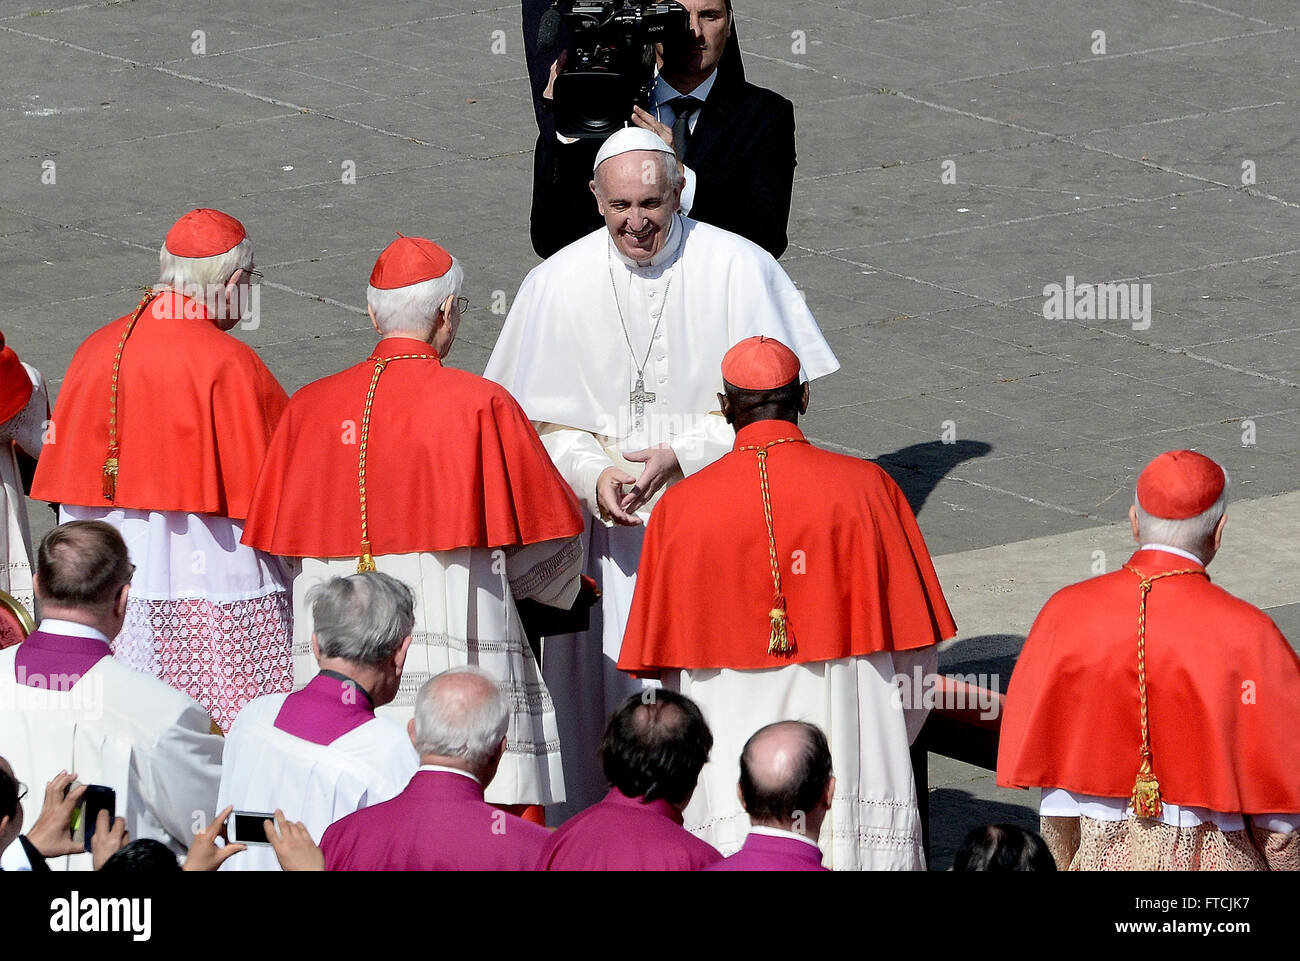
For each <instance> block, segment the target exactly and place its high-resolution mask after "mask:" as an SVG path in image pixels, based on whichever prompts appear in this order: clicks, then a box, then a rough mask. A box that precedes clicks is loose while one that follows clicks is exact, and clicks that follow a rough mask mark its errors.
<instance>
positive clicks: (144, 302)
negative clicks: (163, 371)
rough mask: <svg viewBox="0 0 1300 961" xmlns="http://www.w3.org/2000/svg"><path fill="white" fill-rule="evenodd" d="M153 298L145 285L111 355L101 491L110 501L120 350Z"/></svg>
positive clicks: (114, 478)
mask: <svg viewBox="0 0 1300 961" xmlns="http://www.w3.org/2000/svg"><path fill="white" fill-rule="evenodd" d="M153 298H154V293H153V290H152V289H151V288H149V287H146V288H145V289H144V296H143V297H142V298H140V303H139V305H137V306H136V308H135V313H134V314H132V315H131V319H130V320H129V321H127V324H126V327H125V328H124V329H123V331H122V339H121V340H119V341H118V342H117V353H116V354H114V355H113V379H112V382H111V385H110V387H109V398H108V456H107V457H106V458H105V459H104V487H103V493H104V500H106V501H112V500H114V499H115V498H116V497H117V469H118V466H119V458H120V456H121V450H120V449H119V447H118V443H117V395H118V386H117V379H118V375H119V374H120V373H121V370H122V351H124V350H125V349H126V339H127V338H128V337H130V336H131V331H133V330H135V324H136V321H138V320H139V319H140V315H141V314H143V313H144V309H145V308H146V307H147V306H149V301H151V300H153Z"/></svg>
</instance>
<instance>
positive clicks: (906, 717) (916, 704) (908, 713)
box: [892, 644, 939, 744]
mask: <svg viewBox="0 0 1300 961" xmlns="http://www.w3.org/2000/svg"><path fill="white" fill-rule="evenodd" d="M892 657H893V660H894V673H895V674H896V675H897V676H900V677H912V676H914V675H913V672H914V671H915V669H916V668H917V666H918V665H919V666H920V668H921V676H922V677H929V676H930V675H931V674H934V673H936V672H937V671H938V670H939V647H938V645H936V644H931V645H930V646H929V647H922V648H918V649H916V650H914V651H894V652H893V655H892ZM919 694H920V691H916V692H914V696H912V697H905V698H903V723H904V724H906V725H907V743H908V744H915V743H916V736H917V735H918V734H920V733H921V728H922V727H923V726H924V725H925V719H926V718H927V717H929V716H930V709H929V708H928V707H926V706H925V698H923V697H920V696H916V695H919ZM909 702H911V703H909Z"/></svg>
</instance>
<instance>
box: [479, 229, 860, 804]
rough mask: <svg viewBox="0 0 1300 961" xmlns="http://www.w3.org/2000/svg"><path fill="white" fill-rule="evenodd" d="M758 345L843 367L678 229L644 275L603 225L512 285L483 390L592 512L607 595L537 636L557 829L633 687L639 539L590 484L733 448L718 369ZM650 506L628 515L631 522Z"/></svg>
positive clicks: (806, 363)
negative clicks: (551, 725) (629, 672)
mask: <svg viewBox="0 0 1300 961" xmlns="http://www.w3.org/2000/svg"><path fill="white" fill-rule="evenodd" d="M620 318H621V320H620ZM758 334H763V335H766V336H768V337H774V338H776V339H777V340H780V341H781V342H782V343H783V344H785V345H786V346H788V347H790V348H791V349H792V350H794V351H795V353H796V354H797V355H798V356H799V358H800V360H801V362H802V364H803V369H802V371H801V378H802V379H804V380H812V379H815V378H818V377H822V376H824V375H826V374H829V373H832V372H833V371H835V370H837V369H838V368H839V362H838V361H837V360H836V359H835V355H834V354H833V353H832V351H831V349H830V347H829V345H828V344H827V343H826V340H825V338H824V337H823V336H822V333H821V330H820V329H819V328H818V327H817V322H816V321H815V320H814V319H813V317H812V314H811V313H810V312H809V311H808V308H807V306H806V305H805V303H804V300H803V296H802V295H801V294H800V292H799V291H798V289H797V288H796V287H795V286H794V284H793V282H792V281H791V280H790V278H789V277H788V276H787V275H786V273H785V271H783V270H782V269H781V267H780V265H779V264H778V263H777V262H776V261H775V260H774V259H773V258H772V257H771V255H770V254H768V253H767V252H766V251H765V250H763V249H762V248H760V247H758V246H756V245H755V244H752V243H750V242H749V241H748V240H746V239H745V238H743V237H741V236H739V235H738V234H733V233H731V232H729V231H726V230H721V229H719V228H717V227H712V226H710V225H708V224H702V223H698V222H696V221H693V220H690V219H689V218H686V217H682V216H680V215H675V216H674V217H673V220H672V225H671V228H670V232H669V235H668V237H667V238H665V242H664V246H663V249H661V250H660V251H659V253H658V254H657V255H655V257H654V258H652V259H651V261H649V263H648V264H646V265H644V266H641V265H638V264H637V263H636V262H634V261H632V260H629V259H628V258H626V257H624V256H623V254H622V253H621V252H620V251H619V250H618V249H617V248H616V247H615V246H614V244H613V242H612V241H611V240H610V237H609V233H608V231H607V230H606V229H605V228H603V227H602V228H601V229H599V230H597V231H594V232H593V233H591V234H588V235H587V236H586V237H583V238H581V239H580V240H578V241H576V242H574V243H572V244H570V245H569V246H568V247H565V248H564V249H563V250H561V251H559V252H558V253H557V254H555V255H554V256H553V257H551V258H549V259H548V260H546V261H545V262H544V263H542V264H541V265H540V266H538V267H536V268H535V269H534V270H533V271H532V272H531V273H530V274H529V275H528V276H527V277H526V278H525V279H524V282H523V284H522V285H521V286H520V288H519V293H518V294H517V295H516V297H515V300H514V304H513V305H512V306H511V309H510V313H509V315H508V316H507V317H506V322H505V326H504V328H503V329H502V331H501V336H500V338H499V339H498V341H497V344H496V347H495V349H494V350H493V352H492V356H491V358H490V359H489V360H488V364H487V369H486V370H485V371H484V376H485V377H487V378H488V379H490V380H495V381H496V382H497V383H499V384H502V385H503V386H504V387H505V388H506V389H507V390H509V391H510V392H511V393H512V394H513V395H514V397H515V399H516V400H518V401H519V404H520V406H521V407H523V409H524V411H525V412H526V413H527V414H528V416H529V418H530V419H531V420H532V421H533V422H534V424H535V425H536V426H537V428H538V433H539V434H540V435H541V438H542V443H543V444H544V445H545V446H546V449H547V452H548V453H549V454H550V455H551V459H552V460H553V461H554V463H555V466H556V468H557V469H558V470H559V472H560V474H561V476H563V477H564V479H565V480H566V481H567V482H568V483H569V485H570V486H571V487H572V488H573V490H574V493H575V494H576V495H577V497H578V499H579V501H580V502H581V503H582V505H583V507H584V508H585V509H586V511H587V512H588V514H589V519H588V525H587V533H586V541H585V546H586V553H587V567H586V573H587V574H588V576H590V577H592V578H594V579H595V580H596V582H597V583H598V584H599V586H600V589H601V591H602V594H603V596H602V600H601V603H600V605H599V606H598V607H596V608H593V610H592V617H591V625H590V627H589V629H588V630H587V631H586V632H583V633H581V634H573V635H566V636H563V637H553V638H547V639H546V642H545V646H544V648H543V652H542V660H543V663H542V670H543V674H544V675H545V677H546V681H547V684H548V685H550V688H551V691H552V693H553V694H554V696H555V698H556V701H557V703H558V704H559V705H560V707H559V718H560V737H561V742H562V743H563V745H564V752H565V758H566V764H565V775H564V776H565V783H566V785H567V787H568V803H566V804H565V805H562V806H559V807H557V808H556V809H555V811H553V812H550V814H551V820H552V822H553V823H558V821H559V820H563V819H564V818H567V817H569V816H570V815H572V814H575V813H577V812H578V811H579V810H581V809H582V808H585V807H587V806H589V805H591V804H594V803H595V802H596V801H599V800H600V799H601V797H603V796H604V794H605V791H606V789H607V785H606V784H605V780H604V777H603V775H602V774H601V771H600V768H599V765H598V763H597V762H596V750H597V748H598V747H599V744H600V739H601V734H602V732H603V730H604V726H605V722H606V719H607V718H608V717H609V714H610V713H611V712H612V711H613V709H614V708H615V707H617V706H618V704H619V702H620V701H621V700H622V699H623V698H624V697H625V696H626V695H627V694H628V693H630V692H632V691H636V690H639V689H640V688H641V687H642V682H640V681H635V680H632V679H630V678H628V677H626V676H625V675H622V674H620V673H619V672H618V670H617V667H616V666H615V665H616V664H617V662H618V654H619V649H620V647H621V646H622V641H623V630H624V628H625V626H626V623H627V614H628V611H629V610H630V608H631V604H632V594H633V590H634V588H635V586H636V565H637V562H638V559H639V557H640V553H641V540H642V537H643V536H644V530H645V529H644V527H643V526H637V527H621V526H615V525H614V524H612V523H611V522H607V521H604V520H602V519H601V518H600V510H599V507H598V505H597V503H596V481H597V479H598V478H599V476H600V474H601V472H602V471H603V470H605V469H606V468H608V467H618V468H620V469H621V470H623V471H625V472H626V473H627V474H629V475H630V476H632V477H637V476H639V474H640V473H641V470H642V469H643V465H642V464H639V463H633V462H630V461H627V460H625V459H624V457H623V456H622V455H623V454H626V453H631V452H633V451H639V450H643V449H645V448H647V447H651V446H655V445H658V444H668V445H669V446H671V447H672V449H673V452H674V453H675V454H676V456H677V462H678V464H679V465H680V467H681V471H682V474H683V475H690V474H693V473H695V472H696V471H698V470H700V469H701V468H703V467H705V466H707V465H708V464H711V463H713V462H714V461H715V460H717V459H718V458H719V457H721V456H722V455H723V454H725V453H726V452H727V451H729V450H731V446H732V444H733V443H734V441H735V432H734V431H733V430H732V429H731V427H730V426H729V425H728V424H727V423H726V421H725V420H724V419H723V417H722V415H721V412H720V410H719V403H718V398H717V394H718V393H720V392H721V391H722V370H721V367H722V357H723V355H724V354H725V353H726V352H727V350H728V349H729V348H731V347H732V346H733V345H734V344H736V343H737V342H739V341H741V340H743V339H745V338H746V337H751V336H755V335H758ZM629 345H630V346H629ZM633 354H635V358H634V357H633ZM643 363H644V368H642V367H641V365H642V364H643ZM638 378H640V379H641V380H642V388H643V394H653V395H654V398H653V400H651V399H648V398H644V397H643V399H642V401H641V410H640V412H638V410H637V406H636V404H635V403H634V402H633V401H632V399H631V397H630V395H631V393H632V391H633V389H634V388H635V387H636V385H637V381H638ZM656 501H657V497H656V498H655V499H652V500H651V502H650V503H649V504H647V505H645V506H644V507H643V508H642V509H641V510H640V511H639V512H638V516H639V517H640V518H641V519H642V521H643V522H644V521H645V520H647V519H648V518H649V516H650V511H651V509H653V506H654V504H655V502H656Z"/></svg>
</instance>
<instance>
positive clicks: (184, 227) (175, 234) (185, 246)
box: [164, 207, 248, 257]
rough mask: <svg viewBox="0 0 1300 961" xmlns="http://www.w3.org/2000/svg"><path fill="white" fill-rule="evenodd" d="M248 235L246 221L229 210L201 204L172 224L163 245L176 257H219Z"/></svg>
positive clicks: (236, 245)
mask: <svg viewBox="0 0 1300 961" xmlns="http://www.w3.org/2000/svg"><path fill="white" fill-rule="evenodd" d="M247 236H248V233H247V232H246V231H245V230H244V225H243V224H241V223H240V222H239V221H238V220H236V219H235V218H234V217H232V216H230V214H223V213H222V212H221V211H220V210H213V209H211V208H210V207H199V208H197V209H195V210H191V211H190V212H189V213H187V214H185V215H184V216H183V217H181V219H180V220H178V221H176V223H174V224H173V225H172V229H171V230H169V231H167V239H166V240H165V241H164V245H165V246H166V248H167V250H168V252H169V253H172V254H175V255H176V256H177V257H217V256H219V255H221V254H224V253H226V252H227V251H229V250H234V249H235V248H236V247H238V246H239V245H240V243H242V242H243V240H244V238H245V237H247Z"/></svg>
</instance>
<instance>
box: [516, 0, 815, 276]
mask: <svg viewBox="0 0 1300 961" xmlns="http://www.w3.org/2000/svg"><path fill="white" fill-rule="evenodd" d="M679 2H680V3H681V4H682V6H684V7H685V8H686V10H687V12H688V13H689V14H690V26H691V30H690V34H689V37H686V38H683V39H682V40H681V41H679V42H672V43H670V42H665V43H664V44H663V49H662V63H661V66H660V70H659V77H658V80H657V82H656V85H655V89H654V93H653V95H652V97H651V102H650V110H649V111H646V110H642V109H641V108H640V107H637V108H634V110H633V116H632V118H631V120H632V123H634V124H636V125H637V126H640V127H645V128H647V129H649V130H652V131H654V132H655V133H657V134H658V135H659V136H660V137H662V138H663V139H664V141H665V142H667V143H668V144H670V145H671V146H673V148H674V150H676V151H677V153H678V156H679V157H680V158H681V160H682V161H683V163H684V164H685V166H686V187H685V189H684V190H683V193H682V209H683V212H688V211H689V214H690V216H691V217H692V218H693V219H695V220H702V221H704V222H706V223H709V224H712V225H714V226H716V227H722V228H724V229H726V230H731V231H734V232H735V233H738V234H740V235H741V236H743V237H746V238H748V239H749V240H751V241H753V242H754V243H756V244H758V245H759V246H760V247H763V248H764V249H765V250H767V251H768V252H769V253H771V254H772V256H774V257H779V256H780V255H781V254H782V253H784V251H785V248H786V245H787V239H786V226H787V224H788V222H789V219H790V194H791V190H792V188H793V184H794V168H795V163H796V161H795V145H794V106H793V105H792V104H791V103H790V101H789V100H787V99H785V98H784V97H782V96H780V95H779V94H776V93H774V92H772V91H771V90H766V89H764V88H762V87H757V86H755V85H754V84H751V83H748V82H746V81H745V79H744V71H743V69H741V67H740V57H739V55H738V54H737V53H736V52H735V51H734V44H735V41H734V39H732V40H730V42H729V36H730V34H731V31H732V20H733V18H732V12H731V0H679ZM729 48H733V52H732V53H731V54H726V51H727V50H728V49H729ZM554 74H555V69H554V68H552V71H551V76H552V77H553V76H554ZM549 92H550V87H549V85H548V86H547V89H546V91H544V92H543V97H544V98H546V96H547V94H548V93H549ZM682 98H689V99H682ZM541 116H545V115H544V114H543V115H541ZM541 128H542V132H541V136H540V137H539V138H538V142H537V151H536V154H535V157H534V168H533V208H532V219H531V234H532V241H533V249H534V250H535V251H537V253H538V254H540V255H541V256H543V257H549V256H550V255H551V254H553V253H554V252H555V251H557V250H559V249H560V248H561V247H564V246H565V245H567V244H569V243H572V242H573V241H574V240H577V239H578V238H579V237H583V236H585V235H586V234H588V233H590V232H591V231H593V230H596V229H598V228H599V227H600V226H601V224H602V220H601V217H600V214H599V212H598V211H597V210H596V203H595V198H594V197H593V196H592V195H591V190H590V187H589V184H590V182H591V171H592V163H593V161H594V159H595V155H596V151H597V150H598V149H599V148H600V143H601V142H600V141H598V140H578V141H574V142H565V141H564V140H562V139H561V138H559V137H557V136H556V134H555V132H554V127H553V125H551V123H550V122H549V119H547V120H546V121H544V122H543V123H542V124H541Z"/></svg>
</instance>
